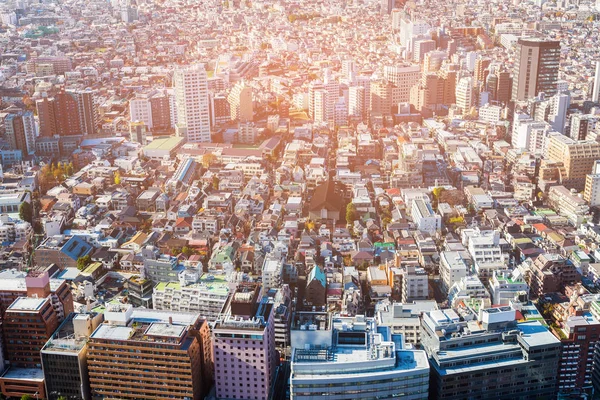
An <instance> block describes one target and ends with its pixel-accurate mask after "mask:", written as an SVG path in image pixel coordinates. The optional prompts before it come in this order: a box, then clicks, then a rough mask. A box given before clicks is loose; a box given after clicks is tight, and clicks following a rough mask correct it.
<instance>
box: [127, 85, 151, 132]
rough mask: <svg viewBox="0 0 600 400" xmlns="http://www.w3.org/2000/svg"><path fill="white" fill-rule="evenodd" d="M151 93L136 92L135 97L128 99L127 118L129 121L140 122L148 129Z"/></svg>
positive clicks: (149, 126) (149, 124)
mask: <svg viewBox="0 0 600 400" xmlns="http://www.w3.org/2000/svg"><path fill="white" fill-rule="evenodd" d="M151 95H152V94H151V93H138V94H137V95H136V97H135V98H133V99H131V100H130V101H129V119H130V120H131V122H142V123H143V124H144V125H145V126H146V127H148V129H152V106H151V105H150V97H151Z"/></svg>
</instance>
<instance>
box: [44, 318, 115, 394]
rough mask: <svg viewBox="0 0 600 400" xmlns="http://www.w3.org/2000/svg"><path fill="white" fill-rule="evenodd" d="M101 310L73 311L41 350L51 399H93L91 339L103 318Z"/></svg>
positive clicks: (47, 388)
mask: <svg viewBox="0 0 600 400" xmlns="http://www.w3.org/2000/svg"><path fill="white" fill-rule="evenodd" d="M102 319H103V316H102V314H98V313H89V314H75V313H72V314H71V315H69V317H68V318H67V319H65V321H64V322H63V323H62V324H61V325H60V326H59V327H58V329H57V330H56V331H55V332H54V334H53V335H52V337H51V338H50V340H48V342H46V344H45V345H44V348H43V349H42V351H41V355H42V368H43V370H44V377H45V382H46V392H47V393H48V398H49V399H50V400H57V399H58V398H59V397H60V396H64V397H65V398H67V399H73V400H75V399H84V400H90V399H91V393H90V381H89V376H88V365H87V342H88V339H89V337H90V335H91V334H92V332H93V331H94V330H95V329H96V328H97V327H98V325H99V324H100V323H101V322H102Z"/></svg>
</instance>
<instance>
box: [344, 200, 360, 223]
mask: <svg viewBox="0 0 600 400" xmlns="http://www.w3.org/2000/svg"><path fill="white" fill-rule="evenodd" d="M357 219H358V211H357V210H356V206H355V205H354V203H348V205H347V206H346V223H348V224H352V223H354V221H356V220H357Z"/></svg>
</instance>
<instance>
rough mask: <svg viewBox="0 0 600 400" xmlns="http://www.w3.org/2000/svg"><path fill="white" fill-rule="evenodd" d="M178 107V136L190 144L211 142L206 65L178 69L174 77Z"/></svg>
mask: <svg viewBox="0 0 600 400" xmlns="http://www.w3.org/2000/svg"><path fill="white" fill-rule="evenodd" d="M173 83H174V86H175V103H176V106H177V126H176V133H177V136H181V137H185V138H186V139H187V141H188V142H210V141H211V138H210V112H209V104H208V85H207V76H206V70H205V69H204V65H202V64H196V65H192V66H188V67H185V68H181V69H177V70H176V71H175V74H174V76H173Z"/></svg>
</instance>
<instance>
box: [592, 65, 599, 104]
mask: <svg viewBox="0 0 600 400" xmlns="http://www.w3.org/2000/svg"><path fill="white" fill-rule="evenodd" d="M591 100H592V101H593V102H594V103H598V102H600V61H596V73H595V74H594V86H593V88H592V96H591Z"/></svg>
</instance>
